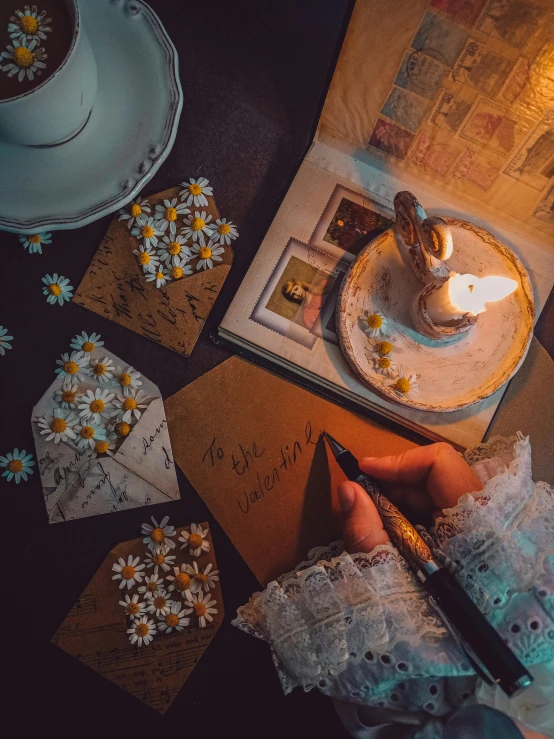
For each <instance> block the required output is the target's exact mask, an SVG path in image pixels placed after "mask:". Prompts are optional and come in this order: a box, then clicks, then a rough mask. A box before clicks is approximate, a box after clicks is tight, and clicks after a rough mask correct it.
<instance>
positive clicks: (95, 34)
mask: <svg viewBox="0 0 554 739" xmlns="http://www.w3.org/2000/svg"><path fill="white" fill-rule="evenodd" d="M79 6H80V8H81V13H82V19H83V26H84V28H85V29H86V31H87V34H88V37H89V39H90V42H91V44H92V48H93V51H94V55H95V57H96V61H97V65H98V93H97V96H96V99H95V102H94V106H93V109H92V112H91V115H90V119H89V121H88V123H87V124H86V125H85V127H84V128H83V130H82V131H81V132H80V133H79V134H78V136H76V137H75V138H74V139H72V140H71V141H68V142H67V143H65V144H60V145H59V146H52V147H29V146H20V145H17V144H10V143H8V142H4V141H0V162H1V163H2V166H1V167H0V230H4V231H12V232H15V233H35V232H38V231H42V230H48V231H53V230H60V229H71V228H78V227H79V226H84V225H86V224H87V223H90V222H91V221H94V220H96V219H98V218H101V217H102V216H105V215H107V214H109V213H113V212H114V211H115V210H117V209H118V208H121V207H122V206H123V205H125V203H127V202H129V201H130V200H131V199H132V198H133V197H134V196H135V195H136V194H137V192H139V190H140V189H141V188H142V187H143V186H144V184H145V183H146V182H148V180H149V179H150V178H151V177H152V176H153V175H154V173H155V172H156V171H157V170H158V169H159V167H160V165H161V164H162V162H163V161H164V160H165V159H166V157H167V155H168V154H169V152H170V150H171V147H172V146H173V142H174V140H175V135H176V132H177V124H178V122H179V117H180V114H181V109H182V104H183V96H182V91H181V85H180V83H179V70H178V59H177V52H176V50H175V47H174V46H173V44H172V42H171V40H170V39H169V37H168V35H167V33H166V31H165V29H164V28H163V26H162V24H161V21H160V20H159V18H158V16H157V15H156V14H155V13H154V11H153V10H152V9H151V8H150V7H149V6H148V5H146V4H145V3H143V2H141V0H80V3H79Z"/></svg>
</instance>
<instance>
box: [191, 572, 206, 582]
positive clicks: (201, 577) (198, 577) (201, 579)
mask: <svg viewBox="0 0 554 739" xmlns="http://www.w3.org/2000/svg"><path fill="white" fill-rule="evenodd" d="M194 579H195V580H198V582H208V576H207V575H204V573H203V572H199V573H198V574H197V575H195V576H194Z"/></svg>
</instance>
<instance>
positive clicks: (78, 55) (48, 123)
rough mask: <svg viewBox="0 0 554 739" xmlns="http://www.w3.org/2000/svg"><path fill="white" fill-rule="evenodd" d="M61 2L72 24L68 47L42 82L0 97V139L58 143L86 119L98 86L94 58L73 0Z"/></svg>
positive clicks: (70, 136)
mask: <svg viewBox="0 0 554 739" xmlns="http://www.w3.org/2000/svg"><path fill="white" fill-rule="evenodd" d="M65 3H66V5H67V10H68V12H69V17H70V19H71V21H72V25H73V38H72V41H71V46H70V47H69V51H68V52H67V55H66V57H65V59H64V60H63V62H62V63H61V65H60V66H59V67H58V69H57V70H56V71H55V72H54V74H52V75H51V76H50V77H49V78H48V79H47V80H45V81H44V82H43V83H42V84H40V85H38V86H37V87H34V88H33V89H32V90H29V91H28V92H24V93H22V94H21V95H17V96H16V97H12V98H8V99H6V100H0V139H5V140H6V141H12V142H14V143H16V144H27V145H29V146H44V145H52V144H61V143H63V142H64V141H67V140H69V139H71V138H73V136H75V135H76V134H77V133H79V131H80V130H81V128H82V127H83V126H84V125H85V123H86V122H87V120H88V117H89V115H90V111H91V109H92V104H93V102H94V97H95V95H96V89H97V86H98V74H97V70H96V61H95V59H94V54H93V53H92V47H91V45H90V41H89V40H88V36H87V35H86V33H85V31H84V29H83V27H82V25H81V13H80V11H79V4H78V2H77V0H65ZM2 61H5V60H2Z"/></svg>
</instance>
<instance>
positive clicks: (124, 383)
mask: <svg viewBox="0 0 554 739" xmlns="http://www.w3.org/2000/svg"><path fill="white" fill-rule="evenodd" d="M119 384H120V385H121V387H129V385H130V384H131V375H129V374H127V372H123V373H122V374H121V375H119Z"/></svg>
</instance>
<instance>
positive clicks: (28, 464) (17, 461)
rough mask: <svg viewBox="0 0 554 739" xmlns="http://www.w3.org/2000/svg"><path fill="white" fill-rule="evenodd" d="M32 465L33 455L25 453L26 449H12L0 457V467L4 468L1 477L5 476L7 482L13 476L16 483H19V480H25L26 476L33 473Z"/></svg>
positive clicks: (33, 464)
mask: <svg viewBox="0 0 554 739" xmlns="http://www.w3.org/2000/svg"><path fill="white" fill-rule="evenodd" d="M34 466H35V463H34V461H33V455H32V454H27V450H26V449H22V450H21V451H19V449H14V450H13V452H8V453H7V454H6V456H5V457H0V468H3V469H4V472H2V477H6V478H7V480H8V482H11V481H12V479H13V478H14V477H15V482H16V485H19V482H20V480H24V481H25V482H27V476H28V475H32V474H33V472H34V470H33V469H32V467H34Z"/></svg>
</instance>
